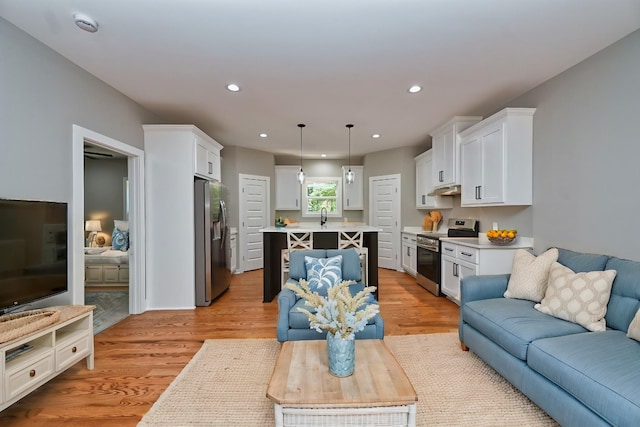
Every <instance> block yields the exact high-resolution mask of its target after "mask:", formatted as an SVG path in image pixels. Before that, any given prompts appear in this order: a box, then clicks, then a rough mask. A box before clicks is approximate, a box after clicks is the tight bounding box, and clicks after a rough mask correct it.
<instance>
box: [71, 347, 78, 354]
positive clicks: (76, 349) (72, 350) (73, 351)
mask: <svg viewBox="0 0 640 427" xmlns="http://www.w3.org/2000/svg"><path fill="white" fill-rule="evenodd" d="M77 351H78V347H76V346H75V345H74V346H73V348H72V349H71V353H75V352H77Z"/></svg>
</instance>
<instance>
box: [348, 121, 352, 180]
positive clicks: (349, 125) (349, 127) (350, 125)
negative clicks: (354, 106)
mask: <svg viewBox="0 0 640 427" xmlns="http://www.w3.org/2000/svg"><path fill="white" fill-rule="evenodd" d="M352 127H353V125H352V124H348V125H347V129H349V172H351V128H352Z"/></svg>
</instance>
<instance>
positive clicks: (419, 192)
mask: <svg viewBox="0 0 640 427" xmlns="http://www.w3.org/2000/svg"><path fill="white" fill-rule="evenodd" d="M415 161H416V209H435V208H439V209H447V208H452V207H453V198H452V197H447V196H429V193H431V192H432V191H433V175H432V169H433V150H427V151H425V152H424V153H422V154H420V155H418V156H416V157H415Z"/></svg>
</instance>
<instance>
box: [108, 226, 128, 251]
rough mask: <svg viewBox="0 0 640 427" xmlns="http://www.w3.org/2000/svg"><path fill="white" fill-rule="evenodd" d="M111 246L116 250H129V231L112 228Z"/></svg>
mask: <svg viewBox="0 0 640 427" xmlns="http://www.w3.org/2000/svg"><path fill="white" fill-rule="evenodd" d="M111 247H112V248H113V249H115V250H117V251H127V250H129V232H128V231H123V230H120V229H118V228H117V227H116V228H114V229H113V233H112V234H111Z"/></svg>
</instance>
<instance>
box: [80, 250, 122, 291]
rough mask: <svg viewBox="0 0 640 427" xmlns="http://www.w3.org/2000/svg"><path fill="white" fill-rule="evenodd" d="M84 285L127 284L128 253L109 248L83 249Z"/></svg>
mask: <svg viewBox="0 0 640 427" xmlns="http://www.w3.org/2000/svg"><path fill="white" fill-rule="evenodd" d="M84 269H85V285H86V286H114V285H128V284H129V252H125V251H119V250H114V249H111V248H85V254H84Z"/></svg>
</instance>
